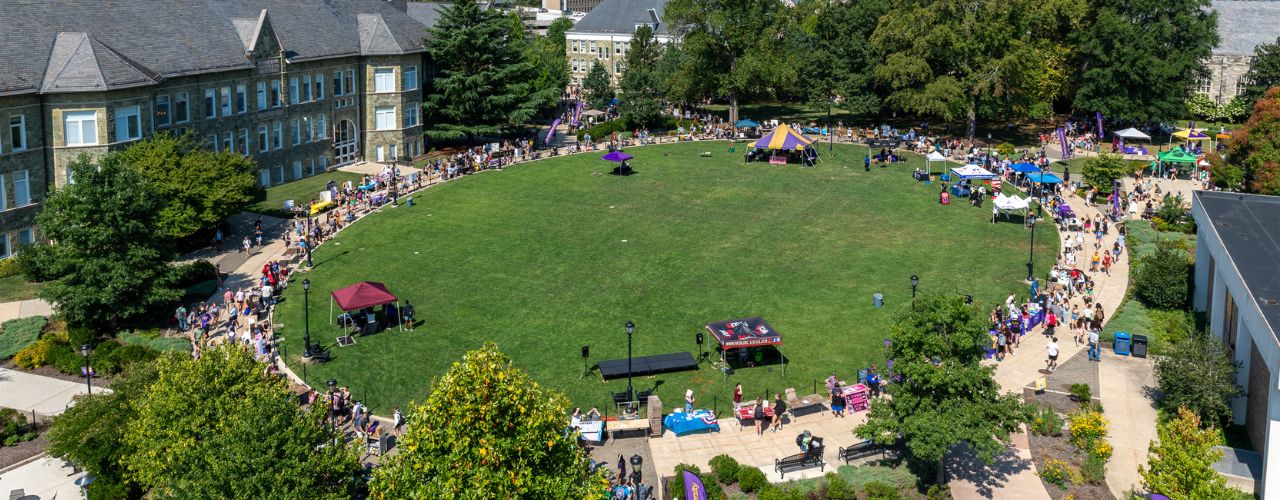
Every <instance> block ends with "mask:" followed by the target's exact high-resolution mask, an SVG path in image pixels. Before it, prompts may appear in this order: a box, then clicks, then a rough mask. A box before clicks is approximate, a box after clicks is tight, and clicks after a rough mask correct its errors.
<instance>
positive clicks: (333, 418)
mask: <svg viewBox="0 0 1280 500" xmlns="http://www.w3.org/2000/svg"><path fill="white" fill-rule="evenodd" d="M325 385H328V386H329V428H330V429H334V430H337V428H338V424H337V420H338V419H337V414H338V412H337V411H336V409H335V408H334V407H333V393H334V391H336V390H337V389H338V381H337V380H335V379H329V381H328V382H326V383H325Z"/></svg>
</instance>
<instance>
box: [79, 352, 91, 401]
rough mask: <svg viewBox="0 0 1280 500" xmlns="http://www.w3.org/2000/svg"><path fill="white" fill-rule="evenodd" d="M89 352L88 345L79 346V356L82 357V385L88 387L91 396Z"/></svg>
mask: <svg viewBox="0 0 1280 500" xmlns="http://www.w3.org/2000/svg"><path fill="white" fill-rule="evenodd" d="M89 350H90V347H89V344H81V345H80V354H83V355H84V385H86V386H88V388H89V394H93V378H91V376H90V375H91V373H90V370H92V368H91V367H90V366H89Z"/></svg>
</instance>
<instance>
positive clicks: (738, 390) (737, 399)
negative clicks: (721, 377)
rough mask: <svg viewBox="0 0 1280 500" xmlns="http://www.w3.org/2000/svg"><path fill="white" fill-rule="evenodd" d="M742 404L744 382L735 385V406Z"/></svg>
mask: <svg viewBox="0 0 1280 500" xmlns="http://www.w3.org/2000/svg"><path fill="white" fill-rule="evenodd" d="M739 406H742V384H737V385H734V386H733V407H734V408H737V407H739Z"/></svg>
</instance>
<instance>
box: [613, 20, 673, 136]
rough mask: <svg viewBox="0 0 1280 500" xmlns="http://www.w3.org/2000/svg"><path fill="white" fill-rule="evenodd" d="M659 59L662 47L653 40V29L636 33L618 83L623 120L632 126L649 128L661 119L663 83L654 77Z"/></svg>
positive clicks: (642, 27) (643, 29)
mask: <svg viewBox="0 0 1280 500" xmlns="http://www.w3.org/2000/svg"><path fill="white" fill-rule="evenodd" d="M661 57H662V46H661V45H658V42H657V40H655V39H654V38H653V29H652V28H650V27H648V26H641V27H640V28H639V29H636V32H635V35H633V36H632V37H631V45H630V46H629V47H628V48H627V56H626V65H627V67H626V69H625V72H624V73H623V74H622V81H621V82H619V87H620V89H619V90H620V92H619V93H620V94H621V101H622V104H621V108H622V117H623V118H624V119H626V120H627V123H629V124H631V125H633V126H648V125H651V124H654V123H656V122H657V121H658V119H660V118H661V117H662V89H661V85H662V80H661V78H660V77H659V76H658V74H657V64H658V60H659V59H660V58H661Z"/></svg>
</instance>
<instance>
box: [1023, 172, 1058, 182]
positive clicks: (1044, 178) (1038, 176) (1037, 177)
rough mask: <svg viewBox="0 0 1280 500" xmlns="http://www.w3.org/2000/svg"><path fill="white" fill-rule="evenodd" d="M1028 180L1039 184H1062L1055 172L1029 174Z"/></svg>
mask: <svg viewBox="0 0 1280 500" xmlns="http://www.w3.org/2000/svg"><path fill="white" fill-rule="evenodd" d="M1027 180H1029V181H1031V182H1034V183H1037V184H1057V183H1060V182H1062V179H1059V178H1058V176H1056V175H1053V172H1043V173H1035V174H1027Z"/></svg>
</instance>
